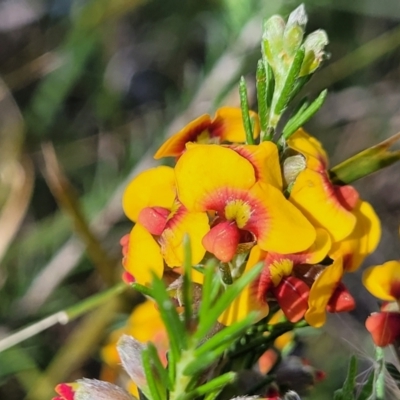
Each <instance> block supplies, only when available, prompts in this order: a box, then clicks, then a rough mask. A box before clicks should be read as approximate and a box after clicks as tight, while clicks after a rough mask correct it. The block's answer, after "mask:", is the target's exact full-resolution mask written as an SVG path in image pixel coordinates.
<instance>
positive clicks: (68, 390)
mask: <svg viewBox="0 0 400 400" xmlns="http://www.w3.org/2000/svg"><path fill="white" fill-rule="evenodd" d="M55 391H56V393H57V394H59V395H60V396H61V397H59V398H61V399H62V400H74V397H75V390H74V389H73V388H72V386H71V385H69V384H68V383H60V384H59V385H57V386H56V388H55ZM56 399H57V397H56Z"/></svg>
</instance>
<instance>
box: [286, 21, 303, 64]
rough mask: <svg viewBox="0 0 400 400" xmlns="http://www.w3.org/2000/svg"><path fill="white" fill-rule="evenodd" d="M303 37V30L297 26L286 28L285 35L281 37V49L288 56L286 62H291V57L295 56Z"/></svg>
mask: <svg viewBox="0 0 400 400" xmlns="http://www.w3.org/2000/svg"><path fill="white" fill-rule="evenodd" d="M303 37H304V29H303V28H302V27H301V26H299V25H293V26H291V27H289V26H286V29H285V33H284V36H283V47H284V49H285V52H286V54H287V55H288V56H289V59H288V60H287V61H288V62H289V61H291V60H292V57H293V56H294V55H295V54H296V51H297V50H298V49H299V47H300V46H301V42H302V41H303Z"/></svg>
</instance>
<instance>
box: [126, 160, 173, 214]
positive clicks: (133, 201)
mask: <svg viewBox="0 0 400 400" xmlns="http://www.w3.org/2000/svg"><path fill="white" fill-rule="evenodd" d="M174 199H175V175H174V170H173V169H172V168H170V167H164V166H161V167H157V168H151V169H148V170H147V171H144V172H142V173H140V174H139V175H138V176H136V177H135V178H134V179H133V180H132V181H131V182H130V183H129V185H128V186H127V188H126V189H125V192H124V195H123V198H122V206H123V209H124V212H125V214H126V216H127V217H128V218H129V219H130V220H132V221H137V219H138V216H139V213H140V211H141V210H142V209H143V208H145V207H163V208H167V209H170V208H171V206H172V204H173V202H174Z"/></svg>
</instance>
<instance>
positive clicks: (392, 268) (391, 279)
mask: <svg viewBox="0 0 400 400" xmlns="http://www.w3.org/2000/svg"><path fill="white" fill-rule="evenodd" d="M363 284H364V286H365V287H366V288H367V289H368V290H369V291H370V292H371V293H372V294H373V295H374V296H376V297H378V298H380V299H382V300H385V301H388V302H389V303H386V304H384V305H383V306H382V307H381V311H380V312H376V313H372V314H371V315H370V316H369V317H368V318H367V320H366V321H365V326H366V328H367V330H368V331H369V332H370V334H371V336H372V339H373V341H374V343H375V344H376V345H377V346H381V347H384V346H387V345H389V344H392V343H394V342H395V341H397V340H398V339H399V338H400V261H388V262H386V263H384V264H382V265H376V266H373V267H370V268H368V269H366V270H365V271H364V274H363Z"/></svg>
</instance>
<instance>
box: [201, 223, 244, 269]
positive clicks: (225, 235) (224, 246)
mask: <svg viewBox="0 0 400 400" xmlns="http://www.w3.org/2000/svg"><path fill="white" fill-rule="evenodd" d="M239 239H240V232H239V229H238V228H237V226H236V225H235V224H234V223H232V222H230V221H224V222H220V223H219V224H217V225H215V226H214V227H213V228H211V230H210V231H209V232H208V233H207V234H206V235H205V236H204V238H203V240H202V243H203V246H204V247H205V248H206V250H207V251H208V252H210V253H212V254H214V255H215V257H217V258H218V259H219V260H221V261H222V262H228V261H231V260H232V258H233V257H234V255H235V254H236V250H237V246H238V244H239Z"/></svg>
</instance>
